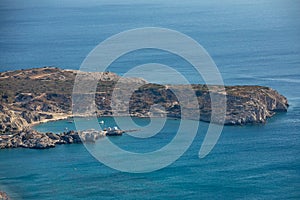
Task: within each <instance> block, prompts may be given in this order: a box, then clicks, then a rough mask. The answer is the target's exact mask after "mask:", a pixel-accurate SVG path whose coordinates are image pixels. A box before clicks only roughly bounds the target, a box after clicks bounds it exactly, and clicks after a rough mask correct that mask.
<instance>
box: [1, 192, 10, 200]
mask: <svg viewBox="0 0 300 200" xmlns="http://www.w3.org/2000/svg"><path fill="white" fill-rule="evenodd" d="M0 200H10V198H9V197H8V195H7V194H6V192H2V191H0Z"/></svg>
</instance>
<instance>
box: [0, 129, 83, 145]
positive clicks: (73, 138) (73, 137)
mask: <svg viewBox="0 0 300 200" xmlns="http://www.w3.org/2000/svg"><path fill="white" fill-rule="evenodd" d="M72 143H81V139H80V136H79V133H78V132H75V131H69V132H65V133H62V134H55V133H39V132H37V131H35V130H31V129H28V130H24V131H20V132H19V133H15V134H10V135H9V134H7V135H1V136H0V149H5V148H18V147H22V148H31V149H47V148H53V147H55V145H56V144H72Z"/></svg>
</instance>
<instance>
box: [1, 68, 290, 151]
mask: <svg viewBox="0 0 300 200" xmlns="http://www.w3.org/2000/svg"><path fill="white" fill-rule="evenodd" d="M77 73H78V71H76V70H62V69H59V68H55V67H44V68H34V69H26V70H16V71H8V72H2V73H0V148H12V147H23V148H38V149H40V148H49V147H54V146H55V144H65V143H78V142H80V141H79V139H78V137H77V136H78V134H77V133H76V132H68V133H64V134H52V135H51V133H48V134H43V133H38V132H36V131H34V130H32V129H31V127H32V126H33V125H35V124H38V123H42V122H47V121H51V120H59V119H66V118H68V117H71V116H72V91H73V86H74V80H75V77H76V74H77ZM89 75H92V77H94V78H97V80H99V82H98V86H97V89H96V94H95V104H96V108H97V111H96V114H97V115H98V116H112V115H113V113H114V115H116V113H117V115H119V116H124V115H128V113H124V112H123V111H124V110H126V108H124V105H123V104H122V102H120V103H119V104H118V105H117V106H116V108H117V112H113V111H112V108H111V96H112V93H113V90H114V89H115V85H116V83H117V81H118V80H119V79H120V76H118V75H117V74H115V73H111V72H93V73H89ZM123 81H126V83H127V84H132V85H136V84H143V86H142V87H140V88H139V89H138V90H136V91H135V92H134V93H133V94H132V97H131V100H130V108H129V111H130V113H129V115H130V116H137V117H149V116H152V114H153V113H151V110H150V107H151V106H152V105H153V104H159V105H160V106H162V107H163V108H164V110H159V109H158V110H156V111H155V112H156V115H157V114H158V116H160V114H166V115H167V116H168V117H172V118H180V117H181V116H180V114H181V113H180V103H179V102H178V100H177V98H176V96H175V95H174V93H172V91H171V90H170V89H169V88H170V86H168V85H158V84H153V83H148V82H146V81H145V80H143V79H140V78H125V79H124V80H123ZM172 87H173V88H174V87H175V88H176V89H177V90H180V91H182V92H184V91H185V88H186V86H184V85H178V86H176V85H175V86H172ZM192 87H193V90H194V91H195V94H196V96H197V100H198V104H199V109H200V120H201V121H206V122H209V121H211V102H210V93H209V90H208V87H207V86H206V85H192ZM214 88H215V89H214V90H213V91H211V92H213V93H216V94H218V95H226V99H227V110H226V117H225V125H246V124H263V123H266V121H267V119H268V118H270V117H272V116H273V115H274V114H275V113H277V112H286V111H287V109H288V101H287V99H286V98H285V97H284V96H282V95H281V94H279V93H278V92H277V91H275V90H273V89H271V88H268V87H263V86H226V87H225V90H226V92H225V93H224V92H220V91H219V90H218V86H215V87H214ZM191 118H192V117H191ZM8 135H9V136H8ZM76 135H77V136H76ZM66 138H69V139H66ZM30 139H31V140H30ZM71 139H72V140H71ZM4 141H5V142H4ZM8 141H9V142H8Z"/></svg>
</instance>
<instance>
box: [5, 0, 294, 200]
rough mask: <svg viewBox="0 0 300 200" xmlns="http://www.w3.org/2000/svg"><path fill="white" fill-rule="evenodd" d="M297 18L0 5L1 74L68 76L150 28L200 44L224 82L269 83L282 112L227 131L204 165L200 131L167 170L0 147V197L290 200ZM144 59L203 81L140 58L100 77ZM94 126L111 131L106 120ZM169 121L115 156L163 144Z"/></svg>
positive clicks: (55, 125)
mask: <svg viewBox="0 0 300 200" xmlns="http://www.w3.org/2000/svg"><path fill="white" fill-rule="evenodd" d="M299 13H300V6H299V2H297V1H293V0H264V1H258V0H257V1H256V0H255V1H251V2H245V1H243V2H242V1H235V0H225V1H222V3H220V1H215V0H213V1H207V2H205V1H196V0H195V1H191V2H189V3H180V2H178V1H175V2H174V1H168V0H167V1H159V0H155V1H151V2H147V1H139V3H134V2H133V1H128V0H126V1H122V2H120V1H119V2H110V1H97V2H96V1H95V2H94V4H93V5H92V4H89V3H86V2H85V1H83V0H78V1H66V0H65V1H58V0H54V1H48V2H41V1H37V0H28V1H26V2H25V1H21V0H2V1H1V2H0V29H1V31H0V44H1V45H0V70H1V71H5V70H12V69H21V68H30V67H32V66H37V67H38V66H44V65H55V66H60V67H63V68H73V69H77V68H79V66H80V64H81V62H82V60H83V59H84V57H85V56H86V55H87V54H88V53H89V52H90V51H91V50H92V49H93V48H94V47H95V46H96V45H97V44H98V43H99V42H101V41H103V40H104V39H106V38H107V37H109V36H111V35H113V34H116V33H119V32H120V31H124V30H127V29H130V28H138V27H144V26H159V27H165V28H171V29H175V30H178V31H181V32H183V33H185V34H187V35H189V36H191V37H193V38H194V39H195V40H197V41H198V42H199V43H200V44H202V45H203V46H204V47H205V49H206V50H207V51H208V52H209V53H210V55H211V56H212V58H213V59H214V61H215V62H216V64H217V66H218V67H219V70H220V72H221V74H222V76H223V78H224V81H225V83H226V84H230V85H236V84H240V85H245V84H246V85H253V84H255V85H265V86H270V87H272V88H275V89H276V90H278V91H279V92H280V93H282V94H283V95H285V96H286V97H287V98H288V99H289V103H290V105H291V106H290V108H289V111H288V113H283V114H279V115H276V116H275V117H274V118H272V119H270V120H269V121H268V123H267V124H266V125H265V126H261V125H257V126H245V127H225V128H224V130H223V132H222V135H221V137H220V139H219V141H218V143H217V145H216V146H215V148H214V149H213V150H212V152H211V153H210V154H209V155H208V156H207V157H205V158H204V159H199V158H198V151H199V148H200V145H201V143H202V140H203V137H204V133H205V130H206V128H207V124H206V123H202V122H201V123H200V124H201V127H200V128H199V131H198V134H197V137H196V139H195V141H194V142H193V144H192V146H191V147H190V148H189V150H188V151H187V152H186V153H185V154H184V155H183V156H182V157H181V158H180V159H179V160H177V161H176V162H175V163H173V164H172V165H170V166H169V167H167V168H164V169H162V170H159V171H156V172H152V173H149V174H128V173H122V172H118V171H116V170H113V169H110V168H108V167H106V166H104V165H103V164H101V163H99V162H98V161H97V160H96V159H94V158H93V157H92V156H91V155H90V154H89V153H88V151H87V150H86V149H85V148H84V146H83V145H80V144H73V145H61V146H57V147H56V148H54V149H47V150H30V149H7V150H1V151H0V190H5V191H7V192H8V193H9V194H10V195H11V196H12V197H13V199H84V198H85V199H201V198H206V199H224V198H226V199H287V198H290V199H299V198H300V192H299V188H300V182H299V180H300V170H299V169H300V159H299V153H300V145H299V144H300V136H299V130H300V89H299V88H300V87H299V83H300V81H299V80H300V69H299V66H300V42H299V41H300V24H299V17H300V14H299ZM149 61H151V62H158V63H163V64H168V65H171V66H173V67H174V68H175V69H177V70H179V71H180V72H181V73H182V74H184V75H186V76H187V77H188V78H189V79H190V80H191V81H193V82H201V80H198V79H199V78H198V77H197V76H194V73H193V71H192V70H191V68H190V67H189V65H188V64H187V63H186V62H184V61H183V60H180V59H178V58H176V57H174V56H172V55H167V54H164V53H161V52H155V51H149V50H148V51H141V52H134V53H132V54H130V55H127V57H124V58H120V59H119V60H117V61H116V62H115V63H113V64H112V66H110V69H111V71H114V72H117V73H120V74H122V73H124V72H126V70H128V69H130V67H133V66H135V65H137V64H141V63H147V62H149ZM83 120H85V119H83ZM104 120H105V121H106V122H107V123H111V124H113V121H112V119H111V118H104ZM123 120H126V118H124V119H123ZM136 120H137V123H140V124H144V123H147V119H136ZM178 123H179V121H177V120H169V121H168V123H167V124H166V127H165V128H164V129H163V131H162V133H161V134H159V135H157V136H155V137H153V138H151V139H147V140H145V141H139V140H134V139H132V138H131V137H130V136H128V135H124V136H122V137H118V138H112V141H113V142H114V143H116V144H118V145H119V146H121V147H122V148H124V149H128V150H133V151H137V152H143V151H151V150H154V149H157V148H159V147H161V146H163V145H164V144H166V143H167V142H169V141H170V140H171V139H172V137H173V136H174V132H176V128H177V127H178ZM72 126H73V124H71V123H68V122H67V121H58V122H50V123H47V124H41V125H40V126H38V127H36V129H38V130H40V131H54V132H61V131H65V130H66V127H67V128H68V130H69V129H72Z"/></svg>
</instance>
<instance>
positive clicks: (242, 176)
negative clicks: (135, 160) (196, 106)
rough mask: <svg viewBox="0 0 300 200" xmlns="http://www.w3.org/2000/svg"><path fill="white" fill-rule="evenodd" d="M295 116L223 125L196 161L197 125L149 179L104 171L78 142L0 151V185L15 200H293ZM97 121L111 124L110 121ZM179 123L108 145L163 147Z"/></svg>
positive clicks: (54, 125) (61, 124)
mask: <svg viewBox="0 0 300 200" xmlns="http://www.w3.org/2000/svg"><path fill="white" fill-rule="evenodd" d="M299 110H300V107H294V108H292V109H291V111H290V112H289V113H287V114H280V115H278V116H276V117H275V118H273V119H272V120H270V121H269V123H268V124H266V125H265V126H245V127H225V129H224V131H223V133H222V135H221V137H220V139H219V141H218V143H217V145H216V146H215V148H214V149H213V150H212V152H211V153H210V154H209V155H208V156H207V157H205V158H204V159H199V158H198V151H199V148H200V145H201V143H202V140H203V136H204V134H205V130H206V128H207V124H206V123H200V128H199V131H198V135H197V137H196V139H195V140H194V142H193V144H192V146H191V147H190V149H189V150H188V151H187V152H186V153H185V154H184V155H183V156H182V157H181V158H180V159H179V160H177V161H176V162H175V163H173V164H172V165H170V166H168V167H167V168H164V169H161V170H159V171H155V172H152V173H148V174H130V173H122V172H119V171H116V170H113V169H110V168H108V167H106V166H105V165H103V164H101V163H99V162H98V161H97V160H96V159H95V158H93V157H92V156H91V155H90V154H89V153H88V151H87V150H86V149H85V148H84V146H83V145H81V144H73V145H61V146H57V147H56V148H54V149H47V150H30V149H8V150H1V151H0V155H1V160H2V161H4V162H1V165H0V183H1V186H2V187H3V188H5V189H6V190H7V191H8V192H9V193H10V194H11V195H12V196H13V197H15V198H16V199H81V198H86V199H174V198H175V199H183V198H184V199H199V198H209V199H220V198H230V199H232V198H239V199H241V198H242V199H243V198H245V199H276V198H278V199H286V198H295V199H297V198H299V195H300V193H299V190H298V189H297V188H299V187H300V183H299V177H300V175H299V169H300V160H299V157H298V156H297V155H298V154H299V152H300V147H299V134H298V131H297V130H299V128H300V127H299V126H300V125H299V120H297V119H296V117H299ZM297 112H298V116H296V113H297ZM82 120H86V121H87V119H82ZM101 120H105V122H106V123H107V125H109V126H110V125H113V120H112V118H102V119H101ZM123 120H126V118H123ZM136 120H137V121H138V123H139V124H146V123H147V122H146V121H145V120H146V119H136ZM178 123H179V120H169V121H168V122H167V123H166V127H165V129H164V130H163V131H162V134H158V135H157V136H154V137H153V138H149V139H145V140H140V141H138V142H137V140H133V139H132V137H130V136H128V135H124V136H122V137H116V138H111V139H112V141H113V142H114V143H116V144H117V145H119V146H120V147H122V148H123V149H127V150H130V151H139V152H142V151H143V150H145V149H147V150H149V151H150V150H154V149H157V148H159V147H160V146H163V145H164V144H166V143H167V142H169V140H170V138H172V137H173V135H174V134H173V133H172V132H173V131H174V130H175V129H174V127H176V126H177V125H178ZM287 124H289V125H290V127H288V130H287V126H286V125H287ZM73 126H74V124H71V123H68V121H58V122H50V123H47V124H41V125H39V126H37V127H36V129H37V130H40V131H49V130H53V131H55V132H61V131H64V129H65V128H66V127H68V128H69V129H72V127H73ZM149 147H150V148H149ZM153 147H155V148H154V149H153Z"/></svg>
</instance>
